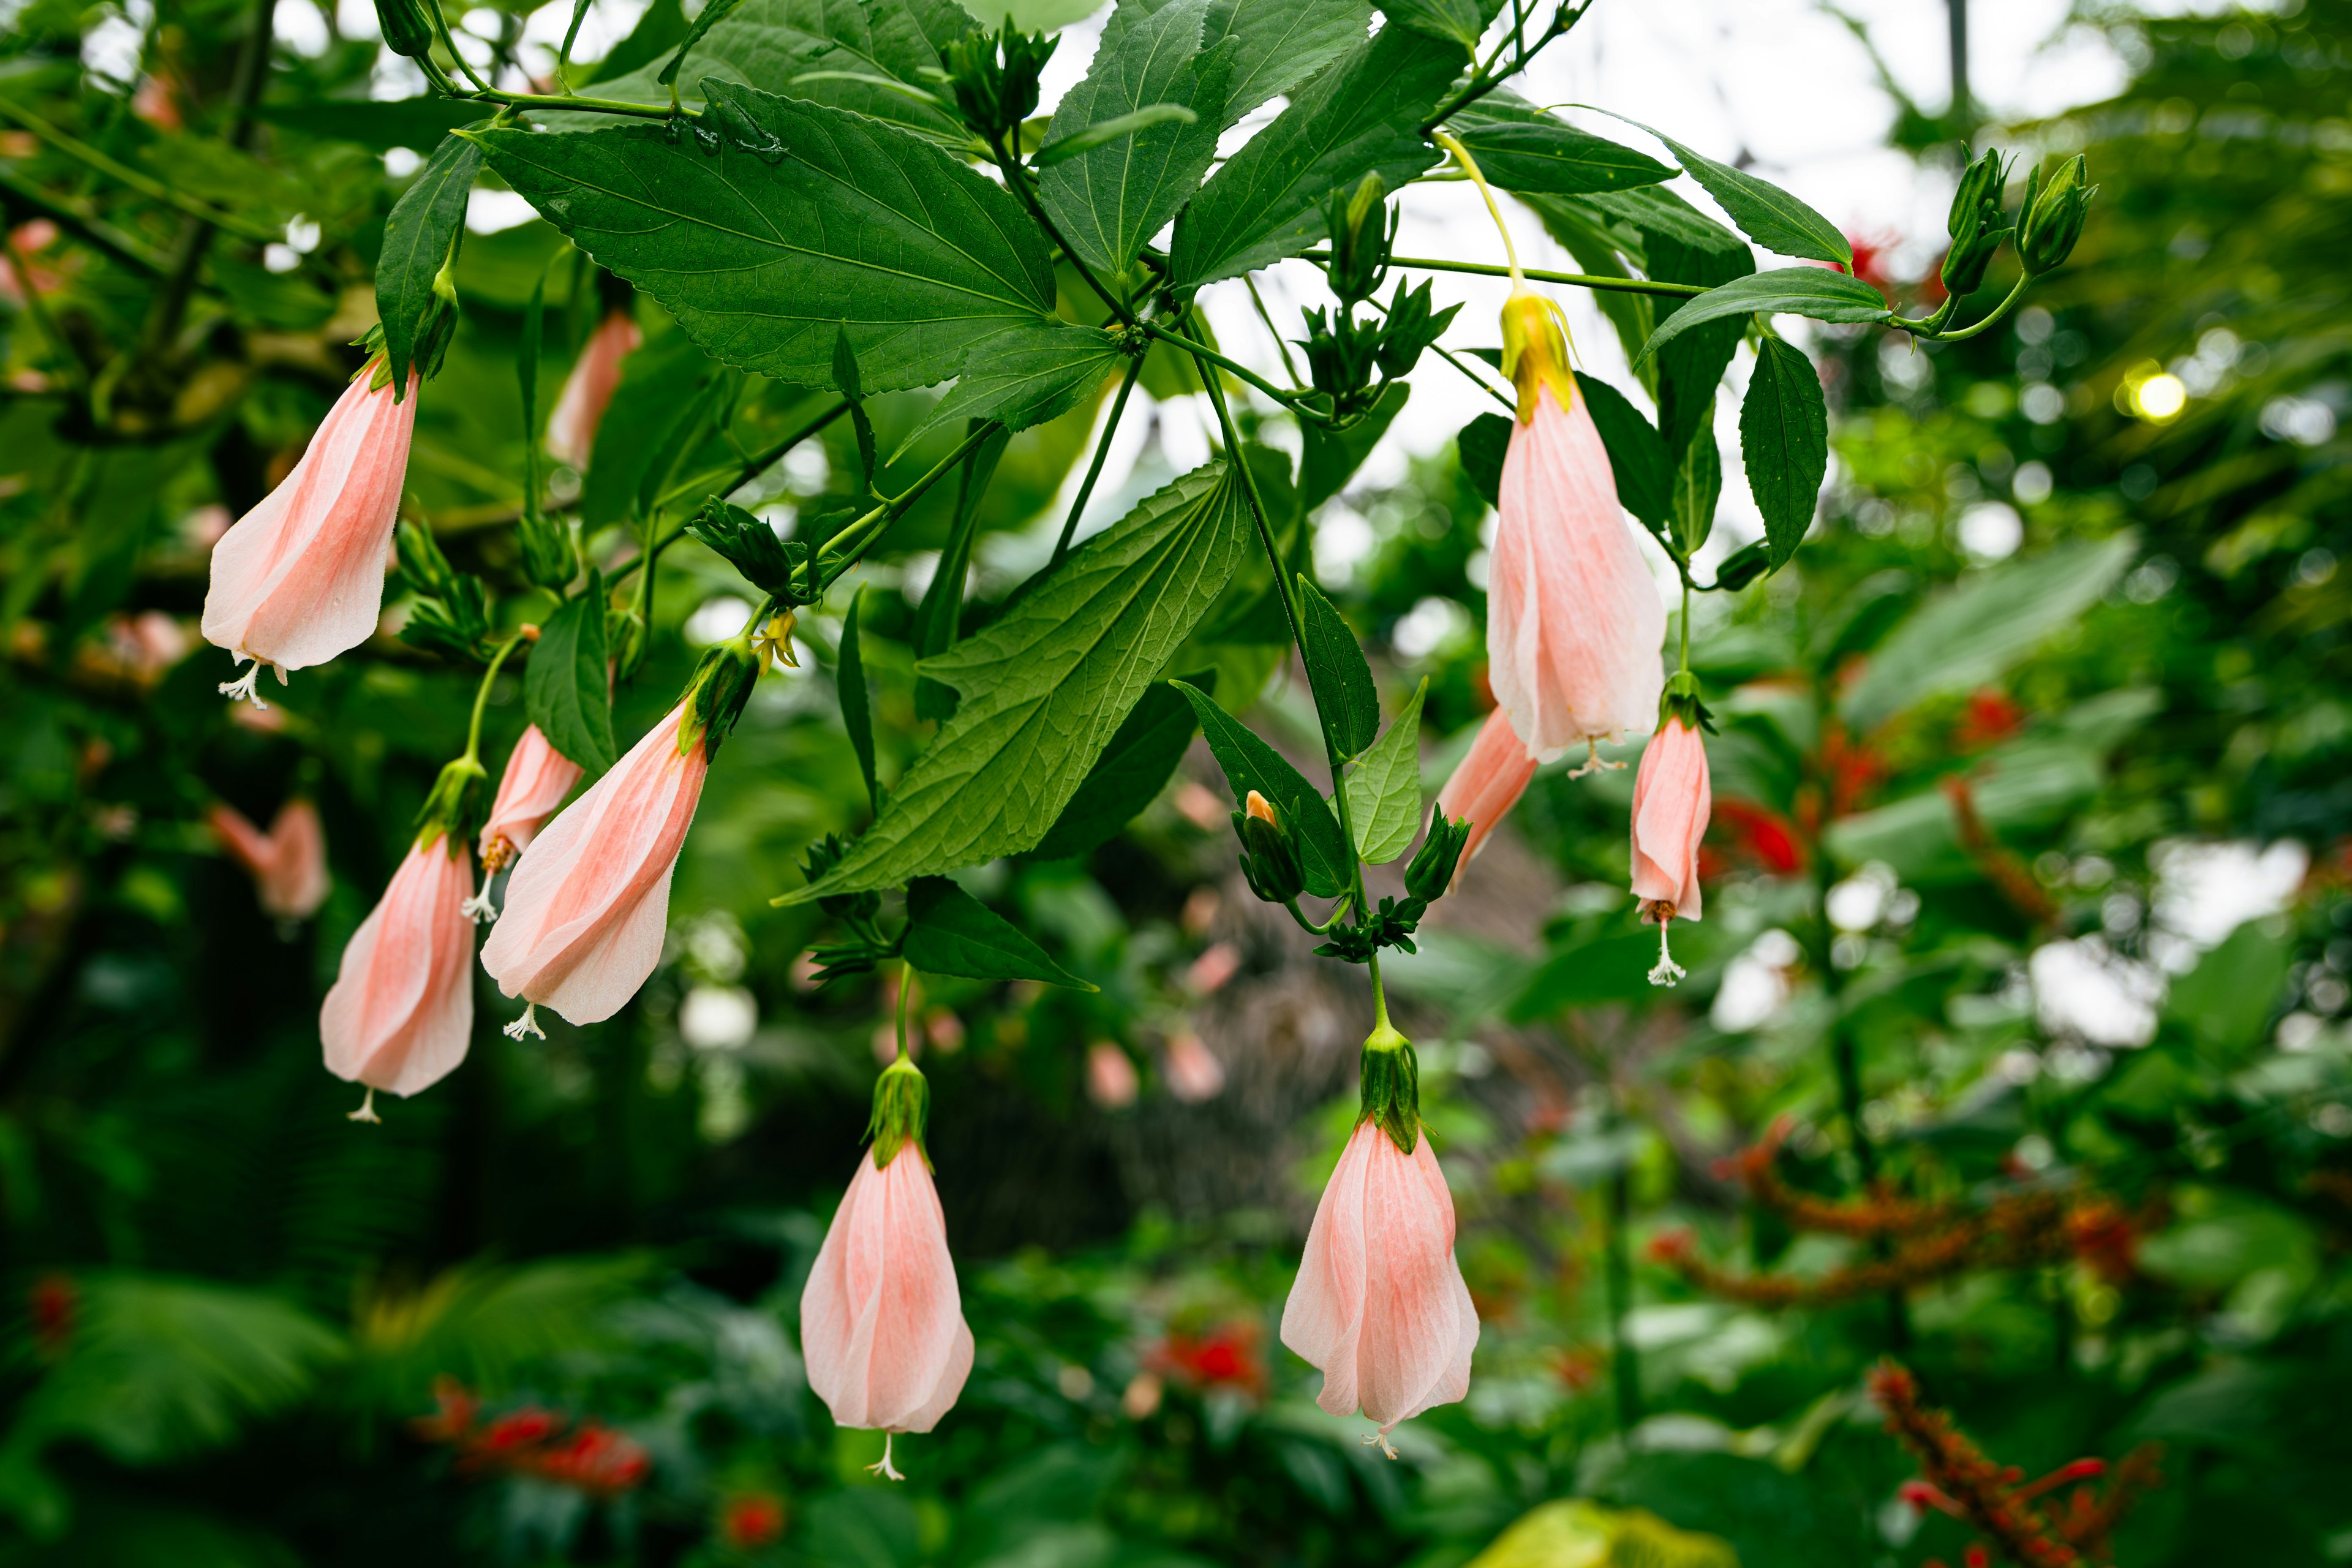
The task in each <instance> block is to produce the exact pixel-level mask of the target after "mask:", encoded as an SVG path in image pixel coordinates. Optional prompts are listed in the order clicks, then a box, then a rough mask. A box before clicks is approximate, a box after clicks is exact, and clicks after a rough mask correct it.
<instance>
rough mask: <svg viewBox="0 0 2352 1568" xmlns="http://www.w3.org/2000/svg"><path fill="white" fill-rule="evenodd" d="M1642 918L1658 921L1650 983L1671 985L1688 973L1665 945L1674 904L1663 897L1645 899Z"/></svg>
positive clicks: (1673, 916)
mask: <svg viewBox="0 0 2352 1568" xmlns="http://www.w3.org/2000/svg"><path fill="white" fill-rule="evenodd" d="M1642 918H1643V920H1654V921H1657V922H1658V962H1657V963H1656V964H1655V965H1654V967H1653V968H1652V969H1651V971H1650V984H1653V985H1666V986H1671V985H1673V984H1674V983H1675V981H1677V980H1680V979H1682V978H1683V977H1684V976H1685V975H1686V974H1688V973H1690V971H1689V970H1687V969H1685V968H1684V967H1683V966H1682V965H1681V964H1679V963H1675V955H1674V952H1673V950H1671V949H1670V948H1668V947H1667V945H1666V929H1667V928H1668V927H1669V926H1671V925H1673V924H1674V923H1675V906H1674V905H1672V904H1670V903H1667V902H1666V901H1665V900H1663V899H1652V900H1645V901H1644V902H1643V905H1642Z"/></svg>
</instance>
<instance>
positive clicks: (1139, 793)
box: [1025, 671, 1216, 860]
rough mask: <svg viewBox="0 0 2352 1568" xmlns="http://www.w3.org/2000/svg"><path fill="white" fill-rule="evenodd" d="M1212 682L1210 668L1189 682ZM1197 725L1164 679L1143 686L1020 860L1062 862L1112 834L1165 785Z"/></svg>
mask: <svg viewBox="0 0 2352 1568" xmlns="http://www.w3.org/2000/svg"><path fill="white" fill-rule="evenodd" d="M1215 680H1216V675H1215V672H1213V671H1208V672H1204V673H1203V674H1202V675H1199V676H1195V677H1194V678H1193V683H1194V684H1200V683H1203V682H1205V683H1208V684H1214V682H1215ZM1198 728H1200V726H1199V724H1198V723H1197V722H1196V721H1194V719H1193V717H1192V704H1191V703H1190V702H1188V701H1186V700H1184V696H1183V694H1182V693H1181V692H1180V691H1178V690H1177V689H1175V688H1174V687H1173V686H1171V685H1169V684H1168V683H1167V682H1165V681H1161V682H1159V683H1157V684H1155V685H1153V686H1151V687H1150V688H1148V689H1146V690H1145V691H1144V693H1143V699H1142V700H1141V701H1139V702H1138V703H1137V704H1136V705H1135V710H1134V711H1133V712H1131V713H1129V715H1128V716H1127V721H1126V722H1125V723H1123V724H1121V725H1120V726H1119V727H1118V733H1117V734H1115V735H1113V736H1112V737H1111V738H1110V744H1109V745H1108V746H1106V747H1104V748H1103V754H1102V755H1101V756H1099V757H1097V758H1096V759H1095V765H1094V766H1093V767H1092V768H1091V769H1089V770H1088V771H1087V778H1086V782H1085V783H1084V784H1080V785H1079V786H1078V793H1077V794H1076V795H1072V796H1071V797H1070V804H1069V805H1066V806H1064V807H1063V808H1062V815H1061V816H1058V817H1056V818H1055V821H1054V826H1053V828H1052V830H1051V831H1050V832H1048V833H1047V834H1046V835H1045V837H1044V838H1043V839H1041V840H1039V841H1038V844H1037V847H1035V848H1034V849H1032V850H1030V851H1029V853H1028V855H1027V856H1026V857H1025V858H1028V859H1031V860H1064V859H1067V858H1070V857H1071V856H1074V855H1084V854H1086V853H1087V852H1088V851H1090V850H1092V849H1093V848H1095V847H1097V845H1100V844H1103V843H1106V842H1108V840H1109V839H1111V838H1112V837H1116V836H1117V835H1118V831H1119V829H1121V828H1123V827H1125V826H1127V825H1128V824H1129V823H1130V822H1132V821H1134V820H1135V817H1136V814H1137V813H1138V812H1140V811H1141V810H1142V809H1143V808H1144V807H1145V806H1147V805H1150V804H1151V803H1152V802H1153V801H1155V800H1157V799H1158V798H1159V797H1160V791H1161V790H1163V789H1166V788H1167V787H1168V781H1169V780H1170V779H1171V778H1172V777H1173V776H1175V773H1176V764H1177V763H1181V762H1182V761H1183V760H1184V752H1186V751H1187V750H1188V749H1189V748H1190V747H1191V746H1192V731H1195V730H1196V729H1198Z"/></svg>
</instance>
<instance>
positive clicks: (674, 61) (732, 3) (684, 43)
mask: <svg viewBox="0 0 2352 1568" xmlns="http://www.w3.org/2000/svg"><path fill="white" fill-rule="evenodd" d="M740 4H742V0H705V4H704V5H703V7H702V9H701V10H700V11H699V12H698V13H697V14H696V16H695V18H694V26H691V27H688V29H687V30H686V37H683V38H681V39H680V40H678V46H677V53H676V54H674V55H672V56H670V58H669V64H667V65H666V66H664V67H662V68H661V74H660V75H658V76H656V77H655V78H654V80H656V81H657V82H659V83H660V84H661V85H662V86H664V87H667V86H668V85H669V84H670V83H672V82H674V81H676V80H677V68H678V67H680V66H682V65H684V64H686V57H687V55H688V52H689V51H690V50H692V49H693V47H694V46H695V45H697V44H698V43H700V42H701V41H702V38H703V35H704V34H706V33H708V32H709V31H710V29H711V28H713V27H715V26H718V25H719V23H721V22H723V21H725V20H726V19H727V14H728V13H729V12H730V11H732V10H733V9H735V7H736V6H737V5H740Z"/></svg>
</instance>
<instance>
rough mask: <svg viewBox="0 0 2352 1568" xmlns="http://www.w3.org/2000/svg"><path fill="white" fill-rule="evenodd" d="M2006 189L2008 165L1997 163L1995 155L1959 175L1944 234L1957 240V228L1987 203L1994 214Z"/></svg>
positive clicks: (1970, 165) (1998, 208) (1958, 231)
mask: <svg viewBox="0 0 2352 1568" xmlns="http://www.w3.org/2000/svg"><path fill="white" fill-rule="evenodd" d="M2008 189H2009V165H2008V164H2007V163H2003V162H2002V161H2001V156H2000V153H1993V152H1988V153H1985V154H1984V156H1982V157H1980V158H1979V159H1978V160H1977V161H1976V162H1975V163H1970V164H1969V166H1968V168H1967V169H1966V170H1965V171H1963V172H1962V173H1961V174H1960V188H1959V189H1958V190H1957V191H1955V192H1954V193H1952V213H1951V216H1950V217H1948V218H1947V219H1946V220H1945V223H1944V228H1945V232H1946V233H1948V234H1949V235H1950V236H1951V237H1953V238H1954V239H1958V238H1959V237H1960V226H1961V224H1963V223H1965V222H1967V221H1969V219H1970V218H1971V217H1972V216H1975V215H1976V212H1977V209H1978V208H1979V207H1981V206H1983V205H1986V204H1987V203H1988V202H1990V204H1991V205H1992V207H1993V210H1994V211H1995V212H1996V213H1998V212H1999V211H2000V202H2001V196H2002V194H2003V193H2004V192H2006V191H2007V190H2008Z"/></svg>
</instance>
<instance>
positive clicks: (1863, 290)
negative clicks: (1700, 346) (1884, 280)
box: [1642, 267, 1894, 357]
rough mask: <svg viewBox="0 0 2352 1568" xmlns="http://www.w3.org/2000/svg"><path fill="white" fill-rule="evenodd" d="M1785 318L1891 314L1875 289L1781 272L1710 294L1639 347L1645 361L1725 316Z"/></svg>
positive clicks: (1821, 275) (1831, 275)
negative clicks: (1694, 331)
mask: <svg viewBox="0 0 2352 1568" xmlns="http://www.w3.org/2000/svg"><path fill="white" fill-rule="evenodd" d="M1781 312H1786V313H1788V314H1790V315H1795V316H1811V317H1812V318H1813V319H1814V320H1815V321H1885V320H1886V319H1887V317H1889V316H1890V315H1892V314H1893V313H1894V312H1892V311H1891V310H1888V309H1887V308H1886V301H1885V299H1884V298H1883V297H1881V296H1880V294H1879V292H1878V290H1877V289H1874V288H1872V287H1871V286H1870V285H1869V284H1867V283H1864V281H1863V280H1862V279H1859V278H1849V277H1847V276H1846V275H1845V274H1844V273H1843V272H1831V271H1828V270H1826V269H1824V268H1819V267H1784V268H1780V270H1778V271H1775V272H1759V273H1755V274H1753V275H1752V276H1749V277H1746V278H1735V279H1732V280H1731V281H1730V282H1728V283H1726V284H1723V285H1721V286H1719V287H1717V288H1714V289H1708V290H1707V291H1706V293H1704V294H1701V295H1698V296H1696V298H1694V299H1692V300H1689V301H1687V302H1686V303H1685V304H1684V306H1683V307H1682V309H1680V310H1676V311H1675V313H1674V314H1673V315H1671V316H1668V317H1667V318H1666V319H1665V320H1664V321H1661V322H1659V323H1658V330H1657V331H1654V332H1652V333H1651V334H1650V341H1649V342H1647V343H1645V344H1643V348H1642V353H1643V356H1644V357H1647V356H1649V355H1651V354H1654V353H1657V352H1658V351H1659V350H1660V349H1662V348H1664V346H1665V345H1666V344H1667V343H1669V342H1673V341H1674V340H1675V338H1677V337H1680V336H1681V335H1682V334H1683V333H1685V332H1686V331H1690V330H1691V329H1692V328H1693V327H1696V326H1699V325H1701V324H1702V323H1705V322H1707V321H1720V320H1722V319H1724V318H1725V317H1727V316H1748V315H1756V314H1759V313H1760V314H1765V315H1772V314H1778V313H1781Z"/></svg>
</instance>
